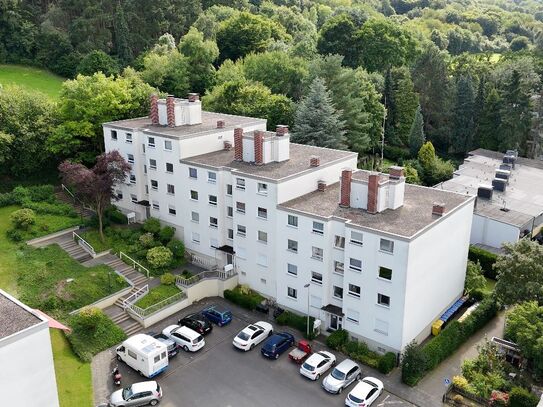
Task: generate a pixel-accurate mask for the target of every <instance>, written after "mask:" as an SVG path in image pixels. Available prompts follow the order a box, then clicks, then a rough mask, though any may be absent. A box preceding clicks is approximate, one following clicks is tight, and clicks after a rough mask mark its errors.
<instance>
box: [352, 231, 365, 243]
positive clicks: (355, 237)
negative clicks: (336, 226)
mask: <svg viewBox="0 0 543 407" xmlns="http://www.w3.org/2000/svg"><path fill="white" fill-rule="evenodd" d="M362 242H363V240H362V233H360V232H354V231H351V243H352V244H356V245H358V246H362Z"/></svg>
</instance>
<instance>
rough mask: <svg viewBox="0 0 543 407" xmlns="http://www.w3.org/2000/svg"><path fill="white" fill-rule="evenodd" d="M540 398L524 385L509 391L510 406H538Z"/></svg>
mask: <svg viewBox="0 0 543 407" xmlns="http://www.w3.org/2000/svg"><path fill="white" fill-rule="evenodd" d="M538 403H539V398H538V397H537V396H536V395H535V394H532V393H530V392H529V391H528V390H526V389H523V388H522V387H513V388H512V389H511V392H510V393H509V407H537V404H538Z"/></svg>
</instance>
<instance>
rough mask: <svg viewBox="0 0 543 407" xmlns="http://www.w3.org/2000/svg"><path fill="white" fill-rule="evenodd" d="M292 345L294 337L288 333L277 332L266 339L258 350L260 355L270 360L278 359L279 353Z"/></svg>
mask: <svg viewBox="0 0 543 407" xmlns="http://www.w3.org/2000/svg"><path fill="white" fill-rule="evenodd" d="M292 345H294V336H292V335H291V334H289V333H288V332H279V333H277V334H274V335H272V336H270V337H269V338H268V340H267V341H266V342H264V346H262V349H260V352H261V353H262V355H264V356H265V357H267V358H270V359H279V356H280V355H281V353H283V352H284V351H286V350H287V349H288V348H290V347H291V346H292Z"/></svg>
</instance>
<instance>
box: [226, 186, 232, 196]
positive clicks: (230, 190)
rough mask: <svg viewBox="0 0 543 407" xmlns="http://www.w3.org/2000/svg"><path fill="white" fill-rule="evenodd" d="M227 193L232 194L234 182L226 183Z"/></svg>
mask: <svg viewBox="0 0 543 407" xmlns="http://www.w3.org/2000/svg"><path fill="white" fill-rule="evenodd" d="M226 195H230V196H232V184H226Z"/></svg>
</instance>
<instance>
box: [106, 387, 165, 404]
mask: <svg viewBox="0 0 543 407" xmlns="http://www.w3.org/2000/svg"><path fill="white" fill-rule="evenodd" d="M161 399H162V389H161V388H160V385H159V384H158V383H157V382H155V381H148V382H140V383H134V384H132V385H130V386H128V387H125V388H124V389H122V390H117V391H116V392H115V393H113V394H112V395H111V398H110V400H109V405H110V407H129V406H130V407H132V406H146V405H150V406H156V405H157V404H158V403H159V402H160V400H161Z"/></svg>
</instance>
